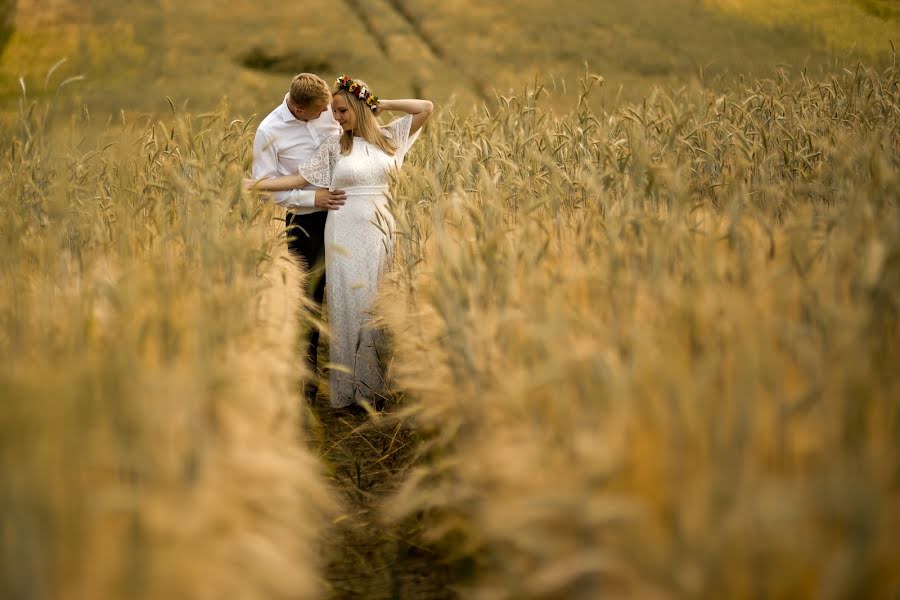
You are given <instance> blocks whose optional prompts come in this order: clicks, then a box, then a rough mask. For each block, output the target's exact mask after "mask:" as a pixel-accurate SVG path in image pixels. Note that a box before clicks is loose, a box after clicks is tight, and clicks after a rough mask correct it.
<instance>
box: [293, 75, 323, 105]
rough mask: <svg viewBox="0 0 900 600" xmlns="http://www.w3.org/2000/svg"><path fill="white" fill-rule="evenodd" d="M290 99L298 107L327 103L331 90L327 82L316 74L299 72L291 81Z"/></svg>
mask: <svg viewBox="0 0 900 600" xmlns="http://www.w3.org/2000/svg"><path fill="white" fill-rule="evenodd" d="M290 96H291V101H293V103H294V104H296V105H297V106H299V107H300V108H307V107H310V106H313V105H315V104H319V103H323V104H328V101H329V100H331V92H330V91H329V90H328V84H327V83H325V80H323V79H322V78H321V77H319V76H318V75H313V74H312V73H300V74H299V75H297V76H296V77H294V80H293V81H292V82H291V91H290Z"/></svg>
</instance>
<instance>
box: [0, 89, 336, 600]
mask: <svg viewBox="0 0 900 600" xmlns="http://www.w3.org/2000/svg"><path fill="white" fill-rule="evenodd" d="M53 113H54V106H53V105H48V104H45V103H41V102H33V101H31V100H29V99H28V98H27V97H25V98H23V99H22V101H21V113H20V116H19V119H18V121H17V122H16V124H15V127H11V128H8V129H3V130H2V132H0V136H2V139H3V143H2V146H0V147H2V160H0V171H2V175H0V195H2V198H3V202H2V206H0V240H2V244H3V249H2V252H0V289H2V290H3V292H2V294H0V321H2V324H3V325H2V335H0V357H2V367H0V390H2V401H3V407H2V410H0V465H2V467H0V515H2V535H0V597H2V598H4V599H6V598H9V599H21V598H35V599H38V598H65V599H69V598H71V599H79V598H84V599H92V600H93V599H97V598H109V599H113V598H190V599H198V598H211V599H212V598H224V597H228V598H247V599H252V598H285V599H288V598H290V599H296V598H309V599H312V598H319V597H321V594H322V593H323V590H324V589H325V586H324V583H323V580H322V578H321V573H320V570H319V566H318V565H319V558H318V557H319V555H320V548H319V544H318V543H317V540H318V539H319V538H320V536H321V535H322V534H323V533H324V530H325V524H326V523H327V521H328V518H329V517H330V516H332V515H333V512H334V509H335V506H336V505H335V504H334V502H333V499H332V493H331V491H330V490H329V488H328V487H327V484H326V480H325V477H324V475H323V473H322V471H323V469H322V468H321V465H320V464H319V463H318V461H317V460H316V459H315V458H314V457H313V455H312V454H311V452H310V451H309V450H308V449H307V448H306V447H305V446H303V445H302V444H301V443H300V435H299V431H300V424H301V422H300V419H301V413H300V410H299V405H298V403H297V402H296V399H295V397H294V390H295V389H296V385H297V381H298V378H299V377H300V375H301V374H302V368H303V367H302V366H301V365H302V361H300V360H299V359H298V358H297V356H296V355H295V353H294V351H293V348H294V338H295V336H296V334H297V329H298V325H299V319H298V313H297V310H298V305H297V297H298V290H299V289H300V285H301V282H302V274H301V273H300V272H299V270H298V269H297V267H296V266H295V265H294V263H293V262H292V261H288V260H286V259H285V258H284V251H283V248H282V246H283V244H282V243H280V241H279V240H281V239H283V233H282V232H281V231H280V229H279V227H277V225H276V224H275V222H274V221H272V217H273V214H274V211H273V210H272V208H271V207H270V206H267V205H260V204H258V203H257V202H255V201H253V200H251V199H249V198H245V197H242V196H241V193H240V191H239V187H238V186H239V183H238V182H239V181H240V178H241V176H242V172H243V169H244V166H245V163H246V162H247V161H248V158H247V154H248V152H249V145H250V143H251V141H252V133H253V130H252V128H248V125H249V124H248V123H247V122H244V121H241V120H238V119H235V120H231V119H229V118H226V116H225V114H224V113H221V112H217V113H211V114H207V115H203V116H195V117H188V116H185V115H180V114H179V115H170V117H169V118H167V119H166V120H165V122H162V121H152V120H146V119H145V120H143V121H141V122H121V123H116V124H113V125H109V126H108V128H107V129H106V130H105V131H104V132H103V134H102V135H101V136H100V138H99V139H98V140H96V141H94V142H87V141H86V140H85V139H84V138H83V134H82V133H81V132H82V131H83V130H84V129H85V128H87V127H88V124H87V123H85V122H84V121H83V120H84V119H86V118H87V116H86V115H85V116H84V117H82V118H80V119H77V120H73V121H72V122H63V123H54V122H53ZM237 567H239V568H237Z"/></svg>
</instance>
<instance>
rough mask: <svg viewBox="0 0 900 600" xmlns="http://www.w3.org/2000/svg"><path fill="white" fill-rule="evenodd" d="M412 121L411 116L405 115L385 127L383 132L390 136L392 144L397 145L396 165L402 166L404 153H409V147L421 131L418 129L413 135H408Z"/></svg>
mask: <svg viewBox="0 0 900 600" xmlns="http://www.w3.org/2000/svg"><path fill="white" fill-rule="evenodd" d="M412 120H413V116H412V115H406V116H403V117H400V118H399V119H397V120H396V121H394V122H392V123H391V124H389V125H387V126H385V130H386V131H387V132H389V133H388V135H390V136H391V139H392V140H393V141H394V143H395V144H397V160H398V164H403V158H404V157H405V156H406V153H407V152H409V148H410V146H412V145H413V144H414V143H415V141H416V140H417V139H419V133H420V132H421V131H422V130H421V129H420V130H419V131H417V132H415V133H414V134H413V135H409V129H410V128H411V127H412Z"/></svg>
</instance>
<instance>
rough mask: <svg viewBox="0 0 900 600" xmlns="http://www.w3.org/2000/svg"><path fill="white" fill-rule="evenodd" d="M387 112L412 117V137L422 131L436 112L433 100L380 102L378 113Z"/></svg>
mask: <svg viewBox="0 0 900 600" xmlns="http://www.w3.org/2000/svg"><path fill="white" fill-rule="evenodd" d="M385 110H390V111H397V112H405V113H407V114H410V115H412V116H413V119H412V124H411V125H410V126H409V134H410V135H412V134H414V133H415V132H417V131H418V130H419V129H421V128H422V125H424V124H425V121H427V120H428V119H429V117H431V113H432V111H434V104H432V103H431V100H417V99H414V98H406V99H403V100H379V101H378V111H377V112H378V113H381V112H382V111H385Z"/></svg>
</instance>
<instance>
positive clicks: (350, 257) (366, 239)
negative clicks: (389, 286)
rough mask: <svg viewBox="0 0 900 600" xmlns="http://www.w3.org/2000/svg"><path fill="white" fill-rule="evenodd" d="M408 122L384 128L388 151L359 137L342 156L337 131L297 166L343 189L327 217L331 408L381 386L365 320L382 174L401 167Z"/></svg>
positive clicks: (385, 239)
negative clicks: (341, 200) (390, 144)
mask: <svg viewBox="0 0 900 600" xmlns="http://www.w3.org/2000/svg"><path fill="white" fill-rule="evenodd" d="M411 125H412V115H407V116H405V117H402V118H400V119H397V120H396V121H394V122H393V123H391V124H390V125H388V126H387V127H385V128H384V129H383V131H385V132H386V133H387V135H388V136H389V137H391V138H392V139H393V141H394V143H395V144H396V146H397V152H396V154H395V155H394V156H389V155H388V154H386V153H385V152H383V151H382V150H381V149H379V148H378V147H377V146H373V145H372V144H370V143H368V142H367V141H365V140H364V139H362V138H359V137H356V138H354V139H353V149H352V151H351V152H350V154H348V155H346V156H344V155H342V154H341V148H340V136H333V137H329V138H328V139H326V140H325V141H324V142H322V144H321V146H319V149H318V150H317V151H316V153H315V154H314V155H313V157H312V158H311V159H310V161H309V162H308V163H306V164H304V165H301V166H300V168H299V171H300V174H301V175H302V176H303V178H304V179H306V180H307V181H309V182H310V183H312V184H314V185H317V186H319V187H327V188H331V189H340V190H345V191H346V192H347V202H346V204H344V206H342V207H341V208H340V209H338V210H335V211H329V213H328V220H327V221H326V222H325V277H326V287H325V290H326V291H325V293H326V298H327V300H328V325H329V330H330V332H331V335H330V338H329V360H330V362H331V365H332V366H331V369H330V376H329V383H330V388H331V405H332V406H334V407H336V408H338V407H342V406H347V405H350V404H353V403H354V402H356V401H357V400H360V399H366V400H372V399H374V398H375V397H376V396H377V395H378V394H380V393H383V391H384V390H385V381H384V373H383V370H382V367H381V365H382V363H381V362H380V360H379V359H380V358H382V357H379V350H380V349H381V344H380V343H379V339H378V338H379V335H378V332H377V331H375V330H373V329H372V328H370V327H367V323H368V321H369V319H370V316H371V312H370V311H371V308H372V302H373V300H374V298H375V294H376V291H377V288H378V281H379V279H380V277H381V275H382V273H383V272H384V269H385V266H386V265H387V261H388V257H389V255H390V251H391V248H392V244H393V231H394V220H393V217H392V216H391V214H390V213H389V212H388V210H387V202H388V193H389V192H388V177H389V173H390V172H391V170H393V169H399V168H400V166H401V165H402V164H403V157H404V155H405V154H406V151H407V150H408V149H409V146H410V145H411V144H412V142H414V141H415V138H416V137H417V136H413V137H412V138H410V135H409V130H410V126H411Z"/></svg>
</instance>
